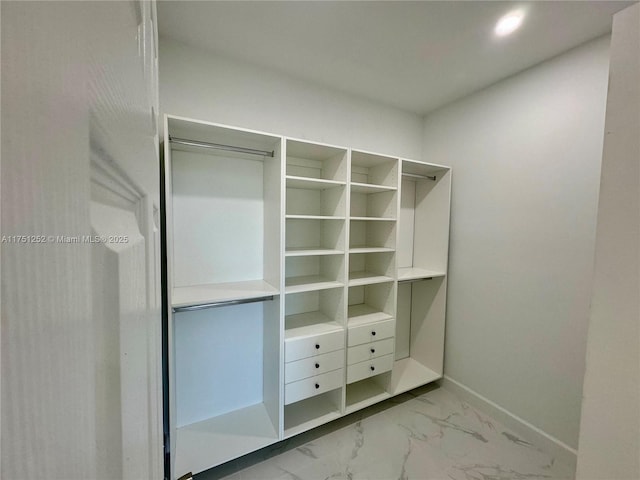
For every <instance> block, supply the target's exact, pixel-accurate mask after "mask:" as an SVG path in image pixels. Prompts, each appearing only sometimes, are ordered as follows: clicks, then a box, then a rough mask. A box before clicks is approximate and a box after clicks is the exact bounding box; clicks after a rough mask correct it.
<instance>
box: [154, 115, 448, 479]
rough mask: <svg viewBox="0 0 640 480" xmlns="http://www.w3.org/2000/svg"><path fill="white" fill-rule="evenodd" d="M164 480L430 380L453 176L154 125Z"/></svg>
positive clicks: (221, 129)
mask: <svg viewBox="0 0 640 480" xmlns="http://www.w3.org/2000/svg"><path fill="white" fill-rule="evenodd" d="M164 138H165V148H164V152H165V173H166V174H165V178H166V184H165V199H166V200H165V202H166V204H165V208H166V219H167V222H166V225H167V235H166V245H167V255H168V262H167V263H168V265H167V283H168V285H167V287H168V288H167V292H168V298H167V302H168V307H169V311H170V316H169V319H168V320H169V321H168V325H169V331H168V343H169V345H168V352H169V387H170V388H169V390H170V391H169V393H170V395H169V401H170V419H171V422H170V423H171V425H170V436H171V445H172V450H171V453H172V476H173V478H180V477H181V476H183V475H185V474H187V473H189V472H191V473H193V474H195V473H198V472H201V471H204V470H207V469H209V468H211V467H214V466H217V465H220V464H222V463H224V462H227V461H229V460H233V459H235V458H238V457H239V456H241V455H244V454H246V453H249V452H252V451H254V450H257V449H259V448H262V447H265V446H267V445H270V444H272V443H275V442H277V441H279V440H282V439H284V438H287V437H291V436H293V435H296V434H298V433H301V432H303V431H305V430H308V429H311V428H314V427H316V426H319V425H322V424H324V423H327V422H329V421H331V420H333V419H336V418H339V417H341V416H343V415H346V414H348V413H351V412H353V411H356V410H358V409H361V408H364V407H366V406H368V405H371V404H374V403H376V402H379V401H381V400H384V399H385V398H389V397H390V396H393V395H396V394H398V393H401V392H404V391H407V390H409V389H411V388H415V387H417V386H420V385H424V384H426V383H429V382H431V381H433V380H437V379H438V378H440V377H441V376H442V361H443V353H444V352H443V349H444V318H445V304H446V268H447V255H448V233H449V202H450V183H451V173H450V169H449V168H447V167H444V166H440V165H432V164H427V163H424V162H419V161H413V160H404V159H400V158H397V157H392V156H386V155H379V154H375V153H369V152H364V151H360V150H352V149H349V148H346V147H336V146H331V145H324V144H320V143H314V142H310V141H306V140H295V139H291V138H285V137H282V136H279V135H271V134H266V133H261V132H256V131H251V130H244V129H240V128H235V127H227V126H224V125H218V124H212V123H208V122H202V121H197V120H192V119H187V118H182V117H176V116H171V115H167V116H166V117H165V136H164Z"/></svg>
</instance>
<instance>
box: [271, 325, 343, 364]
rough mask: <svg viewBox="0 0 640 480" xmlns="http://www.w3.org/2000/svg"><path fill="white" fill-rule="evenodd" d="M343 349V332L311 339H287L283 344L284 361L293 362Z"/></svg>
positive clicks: (324, 334) (339, 331)
mask: <svg viewBox="0 0 640 480" xmlns="http://www.w3.org/2000/svg"><path fill="white" fill-rule="evenodd" d="M343 349H344V330H338V331H336V332H330V333H323V334H322V335H316V336H313V337H296V338H289V339H287V340H285V342H284V361H285V362H293V361H295V360H300V359H302V358H308V357H315V356H317V355H322V354H323V353H328V352H333V351H335V350H343Z"/></svg>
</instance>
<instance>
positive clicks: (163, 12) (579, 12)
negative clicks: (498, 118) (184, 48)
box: [158, 1, 633, 115]
mask: <svg viewBox="0 0 640 480" xmlns="http://www.w3.org/2000/svg"><path fill="white" fill-rule="evenodd" d="M631 3H633V2H618V1H594V2H588V1H568V2H565V1H547V2H496V1H469V2H454V1H442V2H430V1H418V2H408V1H389V2H369V1H297V2H296V1H294V2H291V1H290V2H271V1H257V2H253V1H252V2H249V1H231V2H227V1H208V2H207V1H160V2H158V25H159V32H160V36H162V37H169V38H173V39H175V40H178V41H180V42H183V43H186V44H189V45H192V46H195V47H199V48H204V49H207V50H210V51H212V52H215V53H216V54H219V55H223V56H225V57H230V58H235V59H239V60H241V61H246V62H250V63H252V64H255V65H259V66H263V67H265V68H269V69H273V70H276V71H280V72H283V73H285V74H287V75H291V76H294V77H297V78H301V79H304V80H307V81H312V82H315V83H317V84H320V85H323V86H327V87H330V88H335V89H338V90H341V91H343V92H348V93H351V94H355V95H358V96H363V97H366V98H369V99H372V100H375V101H377V102H380V103H385V104H388V105H393V106H395V107H398V108H401V109H403V110H406V111H411V112H415V113H418V114H421V115H423V114H426V113H428V112H429V111H432V110H434V109H436V108H438V107H439V106H441V105H444V104H446V103H448V102H451V101H453V100H455V99H457V98H460V97H463V96H465V95H467V94H469V93H471V92H474V91H477V90H479V89H482V88H484V87H486V86H488V85H490V84H492V83H494V82H496V81H498V80H500V79H502V78H505V77H508V76H510V75H513V74H515V73H517V72H520V71H522V70H524V69H526V68H528V67H531V66H533V65H535V64H537V63H539V62H541V61H543V60H545V59H548V58H551V57H553V56H555V55H557V54H559V53H562V52H564V51H566V50H568V49H570V48H572V47H575V46H577V45H580V44H581V43H583V42H585V41H587V40H590V39H593V38H596V37H599V36H601V35H604V34H606V33H608V32H610V30H611V15H612V14H613V13H615V12H617V11H619V10H621V9H623V8H624V7H625V6H627V5H629V4H631ZM514 9H523V10H524V11H525V15H526V16H525V20H524V22H523V25H522V27H521V28H520V29H519V30H517V31H516V32H515V33H513V34H512V35H510V36H508V37H502V38H498V37H496V36H495V35H494V34H493V28H494V25H495V23H496V22H497V20H498V19H499V18H500V17H501V16H502V15H504V14H506V13H508V12H510V11H512V10H514Z"/></svg>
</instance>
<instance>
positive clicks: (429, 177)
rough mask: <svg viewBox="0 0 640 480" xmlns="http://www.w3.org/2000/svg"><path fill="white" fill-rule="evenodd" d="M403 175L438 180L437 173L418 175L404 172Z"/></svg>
mask: <svg viewBox="0 0 640 480" xmlns="http://www.w3.org/2000/svg"><path fill="white" fill-rule="evenodd" d="M402 176H403V177H411V178H428V179H429V180H433V181H434V182H435V181H436V176H435V175H418V174H417V173H403V174H402Z"/></svg>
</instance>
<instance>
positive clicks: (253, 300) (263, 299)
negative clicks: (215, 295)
mask: <svg viewBox="0 0 640 480" xmlns="http://www.w3.org/2000/svg"><path fill="white" fill-rule="evenodd" d="M267 300H273V295H268V296H266V297H256V298H243V299H240V300H224V301H221V302H211V303H202V304H200V305H186V306H184V307H173V309H172V310H173V313H180V312H193V311H196V310H204V309H206V308H217V307H230V306H232V305H242V304H244V303H256V302H266V301H267Z"/></svg>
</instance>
